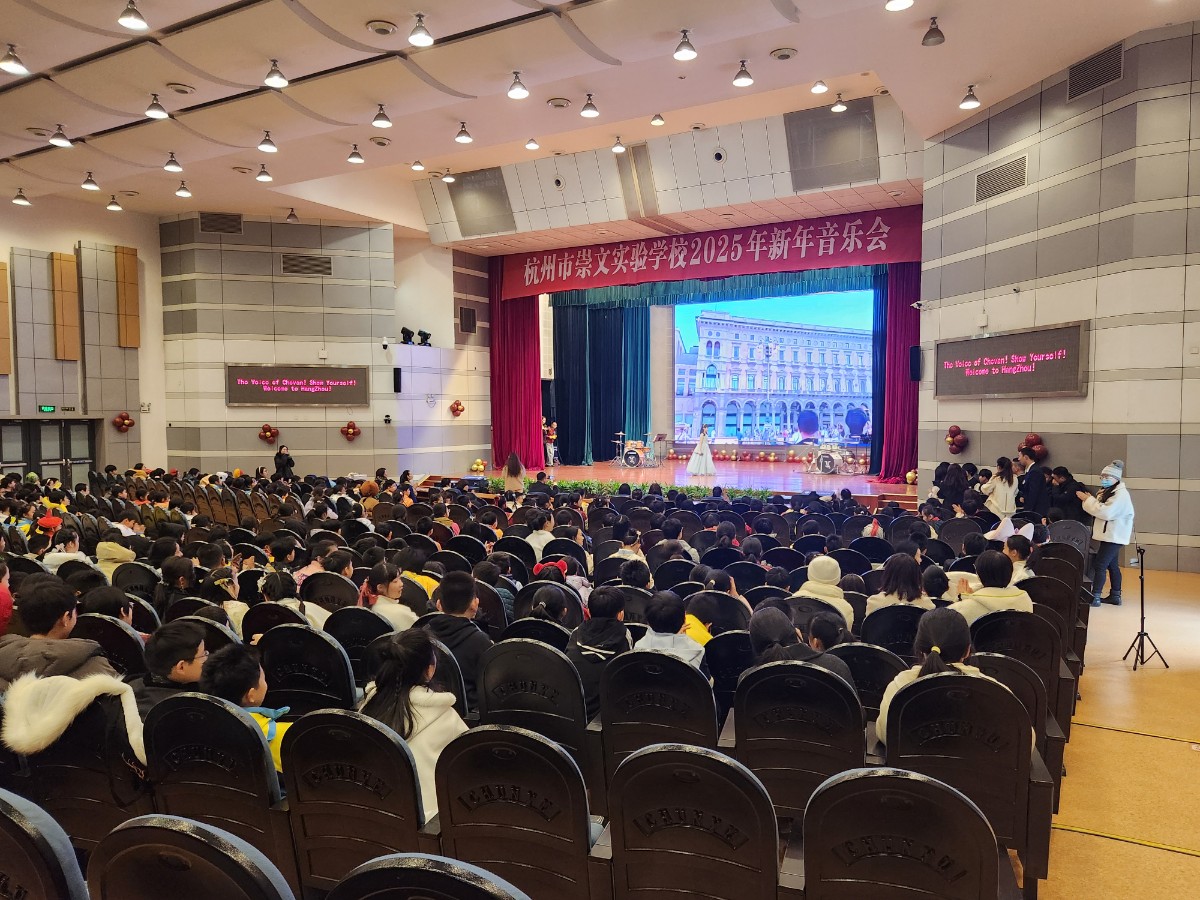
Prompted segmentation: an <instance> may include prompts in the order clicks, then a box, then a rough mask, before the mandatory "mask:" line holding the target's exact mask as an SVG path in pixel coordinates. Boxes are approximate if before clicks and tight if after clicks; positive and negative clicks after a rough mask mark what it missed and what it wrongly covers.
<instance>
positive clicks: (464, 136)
mask: <svg viewBox="0 0 1200 900" xmlns="http://www.w3.org/2000/svg"><path fill="white" fill-rule="evenodd" d="M458 126H459V127H458V134H456V135H455V136H454V140H455V141H456V142H457V143H459V144H469V143H471V141H473V140H475V138H473V137H471V132H469V131H467V123H466V122H459V123H458Z"/></svg>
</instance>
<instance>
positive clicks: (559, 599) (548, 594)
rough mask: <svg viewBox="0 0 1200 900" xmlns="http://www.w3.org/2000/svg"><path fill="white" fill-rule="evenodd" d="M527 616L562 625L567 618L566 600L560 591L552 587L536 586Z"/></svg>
mask: <svg viewBox="0 0 1200 900" xmlns="http://www.w3.org/2000/svg"><path fill="white" fill-rule="evenodd" d="M528 618H530V619H541V620H542V621H544V622H553V623H554V624H555V625H562V624H563V622H564V621H565V620H566V618H567V601H566V598H565V597H564V596H563V593H562V591H560V590H558V588H552V587H543V588H538V589H537V590H536V591H535V592H534V594H533V603H532V604H531V605H530V607H529V616H528Z"/></svg>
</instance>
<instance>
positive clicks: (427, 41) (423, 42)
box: [408, 13, 433, 47]
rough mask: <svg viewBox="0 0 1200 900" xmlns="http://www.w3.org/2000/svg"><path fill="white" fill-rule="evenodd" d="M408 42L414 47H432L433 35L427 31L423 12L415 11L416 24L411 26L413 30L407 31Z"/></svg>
mask: <svg viewBox="0 0 1200 900" xmlns="http://www.w3.org/2000/svg"><path fill="white" fill-rule="evenodd" d="M408 42H409V43H410V44H412V45H413V46H414V47H432V46H433V35H432V34H430V33H429V29H428V28H426V27H425V14H424V13H417V24H416V25H414V26H413V30H412V31H410V32H409V33H408Z"/></svg>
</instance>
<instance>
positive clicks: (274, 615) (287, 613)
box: [171, 600, 308, 641]
mask: <svg viewBox="0 0 1200 900" xmlns="http://www.w3.org/2000/svg"><path fill="white" fill-rule="evenodd" d="M182 602H183V601H182V600H180V601H179V603H182ZM171 608H172V609H174V606H172V607H171ZM279 625H304V626H306V627H307V626H308V619H307V618H305V616H304V614H303V613H301V612H300V611H299V610H296V609H292V608H291V607H290V606H284V605H283V604H282V603H272V602H265V603H256V604H254V605H253V606H252V607H250V608H249V609H248V610H246V614H245V615H244V616H243V617H242V635H243V636H244V637H245V639H246V640H247V641H249V640H252V639H253V637H254V635H256V634H266V633H267V632H268V631H270V630H271V629H272V628H275V627H276V626H279Z"/></svg>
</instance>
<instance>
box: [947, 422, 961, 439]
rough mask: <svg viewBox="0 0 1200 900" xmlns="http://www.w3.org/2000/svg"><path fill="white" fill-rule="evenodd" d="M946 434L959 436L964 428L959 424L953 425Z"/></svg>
mask: <svg viewBox="0 0 1200 900" xmlns="http://www.w3.org/2000/svg"><path fill="white" fill-rule="evenodd" d="M946 434H948V435H950V437H958V436H959V435H960V434H962V429H961V428H959V427H958V426H957V425H951V426H950V427H949V428H947V429H946Z"/></svg>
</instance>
